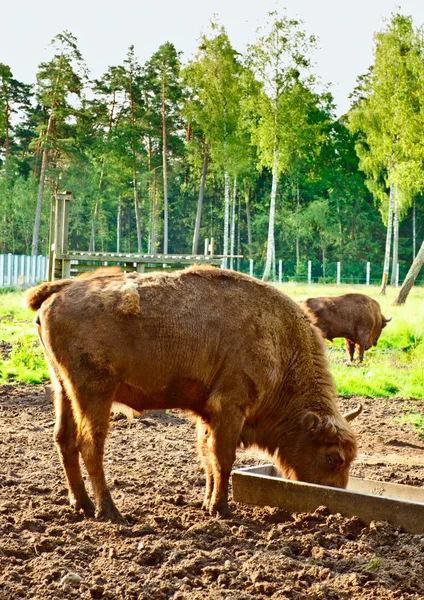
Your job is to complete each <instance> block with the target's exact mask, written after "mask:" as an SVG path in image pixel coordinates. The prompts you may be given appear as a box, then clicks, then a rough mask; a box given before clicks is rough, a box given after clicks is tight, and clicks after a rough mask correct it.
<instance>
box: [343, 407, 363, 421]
mask: <svg viewBox="0 0 424 600" xmlns="http://www.w3.org/2000/svg"><path fill="white" fill-rule="evenodd" d="M362 409H363V406H362V404H361V403H359V404H358V406H357V407H356V408H354V409H353V410H350V411H349V412H347V413H345V414H344V415H343V417H344V418H345V419H346V421H353V419H354V418H355V417H357V416H358V415H360V414H361V412H362Z"/></svg>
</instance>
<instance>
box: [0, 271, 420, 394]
mask: <svg viewBox="0 0 424 600" xmlns="http://www.w3.org/2000/svg"><path fill="white" fill-rule="evenodd" d="M276 287H278V288H279V289H281V290H282V291H283V292H284V293H286V294H287V295H288V296H290V297H291V298H292V299H293V300H296V301H301V300H304V299H305V298H307V297H309V296H323V295H325V296H337V295H340V294H345V293H347V292H360V293H364V294H367V295H369V296H371V297H373V298H375V299H376V300H377V301H378V302H379V303H380V305H381V307H382V311H383V313H384V315H385V316H386V317H392V321H391V322H390V323H389V324H388V325H387V327H386V328H385V329H383V332H382V334H381V337H380V340H379V342H378V345H377V347H376V348H372V349H370V350H368V351H367V352H366V353H365V360H364V362H363V364H362V365H357V364H355V365H353V366H351V365H349V364H348V362H347V355H346V351H345V348H344V341H343V340H341V339H338V340H335V342H334V344H333V345H331V344H330V343H329V342H326V345H327V348H328V357H329V361H330V368H331V371H332V373H333V376H334V378H335V381H336V384H337V388H338V391H339V394H340V395H342V396H352V395H355V396H380V397H394V396H396V397H401V398H411V399H413V398H424V377H423V374H422V373H423V362H424V311H423V310H422V307H423V305H424V288H423V287H414V288H413V289H412V290H411V292H410V294H409V297H408V300H407V302H406V304H405V305H404V306H403V307H393V306H392V305H391V304H392V302H393V300H394V298H395V296H396V295H397V291H398V290H396V289H392V288H388V290H387V295H386V296H385V297H381V296H379V288H378V287H376V286H370V287H366V286H336V285H325V286H324V285H315V284H313V285H310V286H308V285H306V284H296V283H285V284H282V285H277V286H276ZM22 299H23V294H22V292H16V291H15V292H7V293H4V294H0V383H11V382H27V383H30V382H31V383H41V382H43V381H46V380H47V379H48V377H49V374H48V369H47V366H46V364H45V361H44V357H43V353H42V350H41V345H40V343H39V341H38V338H37V334H36V331H35V327H34V324H33V319H34V313H33V312H31V311H29V310H27V309H25V308H23V306H22Z"/></svg>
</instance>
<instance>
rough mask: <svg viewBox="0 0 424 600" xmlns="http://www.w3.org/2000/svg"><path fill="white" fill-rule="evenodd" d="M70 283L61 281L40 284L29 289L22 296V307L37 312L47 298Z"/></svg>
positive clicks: (69, 280)
mask: <svg viewBox="0 0 424 600" xmlns="http://www.w3.org/2000/svg"><path fill="white" fill-rule="evenodd" d="M70 283H72V280H71V279H62V280H60V281H52V282H46V283H42V284H41V285H38V286H37V287H33V288H31V289H29V290H28V291H27V292H26V293H25V296H24V306H25V307H26V308H30V309H31V310H38V309H39V308H40V306H41V305H42V304H43V302H44V301H45V300H47V298H49V297H50V296H51V295H52V294H56V292H60V290H61V289H63V288H64V287H66V286H67V285H69V284H70Z"/></svg>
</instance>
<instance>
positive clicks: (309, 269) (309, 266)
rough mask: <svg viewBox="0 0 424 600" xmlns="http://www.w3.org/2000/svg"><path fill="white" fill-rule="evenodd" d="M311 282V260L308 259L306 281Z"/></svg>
mask: <svg viewBox="0 0 424 600" xmlns="http://www.w3.org/2000/svg"><path fill="white" fill-rule="evenodd" d="M311 282H312V261H311V260H308V283H309V284H310V283H311Z"/></svg>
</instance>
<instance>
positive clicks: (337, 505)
mask: <svg viewBox="0 0 424 600" xmlns="http://www.w3.org/2000/svg"><path fill="white" fill-rule="evenodd" d="M232 486H233V500H235V501H236V502H244V503H246V504H254V505H256V506H275V507H277V508H282V509H284V510H286V511H288V512H313V511H314V510H316V509H317V508H318V507H319V506H326V507H327V508H328V510H329V511H330V512H331V513H340V514H341V515H343V516H345V517H354V516H356V517H358V518H359V519H361V521H363V522H364V523H367V524H369V523H370V522H371V521H389V522H390V523H392V524H393V525H397V526H399V527H401V528H402V529H403V530H404V531H407V532H408V533H424V488H416V487H413V486H410V485H401V484H398V483H385V482H384V481H372V480H369V479H360V478H358V477H350V478H349V485H348V487H347V489H340V488H333V487H328V486H324V485H315V484H312V483H304V482H302V481H292V480H290V479H284V478H282V477H281V476H280V475H279V473H278V471H277V470H276V468H275V467H274V465H261V466H257V467H246V468H242V469H237V470H234V471H233V473H232Z"/></svg>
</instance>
